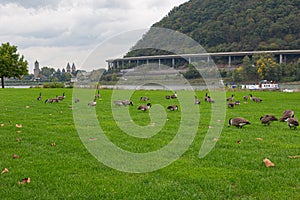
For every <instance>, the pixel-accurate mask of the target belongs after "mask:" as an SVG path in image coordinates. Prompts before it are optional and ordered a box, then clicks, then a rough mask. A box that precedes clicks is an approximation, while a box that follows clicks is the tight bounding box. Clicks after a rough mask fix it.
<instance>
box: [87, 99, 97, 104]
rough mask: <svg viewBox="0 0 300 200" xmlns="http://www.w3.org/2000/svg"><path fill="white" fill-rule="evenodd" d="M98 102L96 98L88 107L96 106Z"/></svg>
mask: <svg viewBox="0 0 300 200" xmlns="http://www.w3.org/2000/svg"><path fill="white" fill-rule="evenodd" d="M96 105H97V102H96V98H94V100H93V101H92V102H90V103H88V106H96Z"/></svg>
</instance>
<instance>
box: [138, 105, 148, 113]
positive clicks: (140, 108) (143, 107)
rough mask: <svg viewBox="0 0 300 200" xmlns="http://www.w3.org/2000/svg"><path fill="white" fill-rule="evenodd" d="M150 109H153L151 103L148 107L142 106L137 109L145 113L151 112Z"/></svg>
mask: <svg viewBox="0 0 300 200" xmlns="http://www.w3.org/2000/svg"><path fill="white" fill-rule="evenodd" d="M150 108H151V103H147V105H140V106H139V107H138V108H137V109H138V110H142V111H144V112H145V111H146V110H149V109H150Z"/></svg>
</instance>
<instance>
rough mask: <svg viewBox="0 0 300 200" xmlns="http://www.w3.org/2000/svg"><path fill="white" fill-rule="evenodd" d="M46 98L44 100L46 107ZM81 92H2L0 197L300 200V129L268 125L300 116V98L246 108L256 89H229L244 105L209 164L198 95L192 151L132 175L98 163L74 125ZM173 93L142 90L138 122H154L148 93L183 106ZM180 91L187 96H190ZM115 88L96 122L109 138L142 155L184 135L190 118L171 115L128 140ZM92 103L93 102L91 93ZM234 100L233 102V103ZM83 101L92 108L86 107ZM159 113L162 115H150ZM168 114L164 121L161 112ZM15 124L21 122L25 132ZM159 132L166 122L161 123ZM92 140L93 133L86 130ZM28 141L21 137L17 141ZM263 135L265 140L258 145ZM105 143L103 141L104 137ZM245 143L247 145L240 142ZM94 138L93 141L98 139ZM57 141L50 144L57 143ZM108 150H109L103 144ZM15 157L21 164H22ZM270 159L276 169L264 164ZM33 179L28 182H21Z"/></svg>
mask: <svg viewBox="0 0 300 200" xmlns="http://www.w3.org/2000/svg"><path fill="white" fill-rule="evenodd" d="M40 92H42V95H43V101H37V100H36V98H37V97H38V95H39V93H40ZM63 92H65V95H66V98H65V99H64V100H63V101H61V102H59V103H52V104H50V103H44V100H45V99H46V98H52V97H55V96H56V95H62V93H63ZM72 92H73V91H72V89H2V90H0V124H3V125H2V126H1V127H0V142H1V144H0V170H1V171H2V170H3V169H4V168H7V169H8V170H9V172H8V173H5V174H1V175H0V197H1V199H299V197H300V180H299V177H300V176H299V174H300V158H294V159H292V158H289V157H288V156H295V155H300V128H298V130H290V128H289V127H288V126H287V124H286V123H285V122H284V123H283V122H273V123H272V124H271V125H270V126H265V125H262V124H261V123H260V121H259V118H260V116H262V115H265V114H274V115H275V116H276V117H277V118H280V116H281V114H282V112H283V111H284V110H286V109H291V110H294V111H295V117H296V118H300V117H299V116H300V106H299V100H300V93H280V92H258V91H255V92H253V95H254V96H258V97H261V98H262V99H263V102H262V103H255V102H251V101H250V100H249V101H248V103H244V102H243V100H242V98H243V96H244V95H249V92H247V91H246V92H244V91H242V92H241V91H238V92H227V97H228V96H230V95H231V94H234V95H235V100H241V105H239V106H236V107H235V108H233V109H231V108H226V111H227V112H226V119H225V121H221V123H224V128H223V131H222V134H221V135H220V137H218V138H214V139H216V140H218V141H217V143H216V146H215V147H214V148H213V150H212V151H211V152H210V153H209V154H208V155H207V156H206V157H204V158H202V159H200V158H199V157H198V155H199V150H200V148H201V145H202V142H203V140H204V137H205V134H206V132H207V130H208V129H209V128H213V127H209V121H210V119H211V111H210V110H211V105H210V104H209V103H207V102H204V101H203V97H204V95H205V91H197V92H196V93H197V96H198V97H199V98H200V99H201V105H199V106H197V105H194V104H193V102H194V99H191V105H190V107H189V109H190V112H193V111H195V110H197V109H200V121H199V126H198V131H197V134H196V136H195V138H194V140H193V142H192V144H191V145H190V147H189V149H188V150H187V151H186V152H185V153H184V154H183V155H182V156H181V157H180V158H179V159H178V160H177V161H175V162H173V163H172V164H170V165H169V166H167V167H165V168H162V169H159V170H157V171H153V172H148V173H125V172H121V171H117V170H115V169H112V168H109V167H107V166H106V165H104V164H102V163H101V162H99V161H98V160H97V159H96V158H95V157H94V156H93V155H91V154H90V153H89V151H88V150H87V149H86V148H85V146H84V144H83V142H82V141H81V139H80V137H79V135H78V133H77V130H76V127H75V124H74V120H73V111H74V109H75V105H73V107H72ZM166 94H171V92H166V91H135V92H134V93H133V95H132V97H131V100H132V101H133V104H134V106H131V107H130V106H129V107H119V108H114V109H120V110H124V109H129V113H130V116H131V118H132V121H133V122H134V123H136V124H138V125H141V126H145V125H149V124H151V123H152V121H151V117H150V116H149V112H148V111H147V112H145V113H144V112H142V111H138V110H137V106H138V105H140V104H142V102H140V100H139V99H140V97H141V96H148V97H150V99H151V100H150V102H151V103H152V104H161V105H162V107H158V108H155V107H154V108H153V109H154V110H155V109H163V108H164V109H166V107H167V106H168V105H170V104H178V105H179V102H178V100H166V99H165V98H164V96H165V95H166ZM183 94H184V93H183V92H180V91H179V92H178V95H183ZM111 97H112V90H102V91H101V99H99V100H97V106H96V107H95V109H96V116H97V118H98V119H99V124H100V125H101V128H102V129H103V131H104V132H105V134H106V136H107V137H108V138H109V139H110V140H111V141H112V142H113V143H114V144H116V145H118V146H119V147H120V148H122V149H124V150H127V151H130V152H136V153H143V152H149V151H155V150H158V149H160V148H162V147H164V146H165V145H167V144H168V143H169V142H170V141H171V140H172V139H173V138H174V137H175V135H176V133H177V131H178V129H179V124H180V121H181V120H182V119H181V112H182V110H181V107H180V106H179V111H174V112H171V111H165V112H164V113H165V115H166V116H161V118H163V117H167V119H168V120H167V121H166V122H165V124H163V127H162V129H161V131H160V132H159V133H158V134H156V135H154V136H153V137H150V138H136V137H133V136H129V135H127V134H126V133H124V131H122V129H121V128H120V127H118V125H117V124H116V122H115V120H114V118H113V116H112V114H111V113H112V108H111ZM91 100H92V97H91ZM224 101H225V99H224ZM78 105H83V106H86V109H94V108H91V107H88V106H87V104H85V102H82V101H80V102H79V103H78ZM151 112H153V111H151ZM156 117H158V118H159V117H160V116H156ZM231 117H244V118H246V119H247V120H249V121H250V122H251V125H248V126H245V127H244V128H242V129H238V128H236V127H229V128H228V127H227V124H228V119H229V118H231ZM16 124H22V127H21V128H17V127H16ZM153 125H154V126H159V124H158V123H157V124H153ZM87 134H88V133H87ZM17 138H21V139H22V140H21V141H17ZM257 138H261V139H262V140H257ZM96 139H97V138H96ZM237 141H240V142H237ZM90 142H93V141H90ZM54 143H55V145H51V144H54ZM99 148H101V147H99ZM14 154H16V155H18V156H19V158H17V159H14V158H13V155H14ZM264 158H269V159H270V160H271V161H272V162H273V163H274V164H275V167H270V168H267V167H265V164H264V163H263V159H264ZM26 177H30V179H31V181H30V183H27V184H18V181H20V180H22V179H23V178H26Z"/></svg>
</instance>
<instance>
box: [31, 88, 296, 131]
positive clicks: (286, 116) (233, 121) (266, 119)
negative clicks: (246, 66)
mask: <svg viewBox="0 0 300 200" xmlns="http://www.w3.org/2000/svg"><path fill="white" fill-rule="evenodd" d="M65 98H66V96H65V93H63V95H62V96H56V97H54V98H48V99H46V100H45V103H53V102H59V101H62V100H64V99H65ZM99 98H100V91H99V90H98V92H97V94H96V95H95V97H94V100H93V101H92V102H89V103H88V106H96V105H97V99H99ZM176 98H177V94H176V92H175V93H174V94H172V95H166V96H165V99H167V100H169V99H176ZM243 99H244V101H248V99H250V100H252V101H254V102H256V103H261V102H262V101H263V100H262V99H261V98H259V97H254V96H253V95H252V94H250V95H249V96H244V97H243ZM37 100H39V101H40V100H42V94H41V93H40V94H39V96H38V97H37ZM149 100H150V98H148V97H145V96H142V97H141V98H140V101H144V102H147V101H149ZM226 100H227V101H228V108H234V106H236V105H240V101H238V100H237V101H234V95H233V94H232V95H231V96H230V97H228V98H227V99H226ZM204 101H206V102H208V103H214V102H215V100H214V99H213V98H211V97H210V96H209V95H208V94H207V93H206V94H205V96H204ZM74 102H75V103H78V102H79V99H78V98H75V99H74ZM113 103H114V105H116V106H133V103H132V101H130V100H116V101H114V102H113ZM200 103H201V101H200V99H198V97H197V96H195V98H194V104H195V105H197V104H200ZM151 106H152V105H151V103H147V104H143V105H139V106H138V107H137V110H141V111H144V112H145V111H147V110H149V109H150V108H151ZM167 109H168V110H170V111H176V110H178V106H177V105H169V106H168V107H167ZM294 114H295V113H294V111H293V110H285V111H284V112H283V113H282V116H281V118H280V122H287V125H288V126H289V127H290V129H291V128H293V129H296V128H297V126H299V121H298V119H296V118H294ZM260 121H261V123H262V124H265V125H270V124H271V122H273V121H278V119H277V118H276V117H275V116H274V115H269V114H268V115H264V116H261V117H260ZM248 124H250V122H249V121H248V120H246V119H244V118H242V117H235V118H230V119H229V121H228V127H230V126H236V127H238V128H243V126H245V125H248Z"/></svg>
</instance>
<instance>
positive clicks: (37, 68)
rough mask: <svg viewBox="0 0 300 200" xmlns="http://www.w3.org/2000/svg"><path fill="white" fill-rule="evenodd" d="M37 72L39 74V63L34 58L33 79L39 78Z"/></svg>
mask: <svg viewBox="0 0 300 200" xmlns="http://www.w3.org/2000/svg"><path fill="white" fill-rule="evenodd" d="M39 74H40V64H39V62H38V61H37V60H36V61H35V62H34V69H33V75H34V79H38V78H39Z"/></svg>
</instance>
